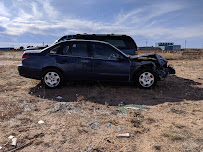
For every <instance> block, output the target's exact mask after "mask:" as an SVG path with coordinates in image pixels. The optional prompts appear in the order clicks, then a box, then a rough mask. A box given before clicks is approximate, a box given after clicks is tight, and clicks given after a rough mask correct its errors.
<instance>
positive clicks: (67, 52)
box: [62, 45, 71, 55]
mask: <svg viewBox="0 0 203 152" xmlns="http://www.w3.org/2000/svg"><path fill="white" fill-rule="evenodd" d="M62 51H63V53H62V54H63V55H71V51H70V46H69V45H67V46H64V48H63V50H62Z"/></svg>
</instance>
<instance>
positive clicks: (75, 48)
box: [71, 43, 88, 57]
mask: <svg viewBox="0 0 203 152" xmlns="http://www.w3.org/2000/svg"><path fill="white" fill-rule="evenodd" d="M71 52H72V56H80V57H88V50H87V44H85V43H75V44H73V45H72V49H71Z"/></svg>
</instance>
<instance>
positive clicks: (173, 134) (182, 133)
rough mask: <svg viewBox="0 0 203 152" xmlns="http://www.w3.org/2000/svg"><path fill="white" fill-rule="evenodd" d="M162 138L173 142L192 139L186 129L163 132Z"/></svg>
mask: <svg viewBox="0 0 203 152" xmlns="http://www.w3.org/2000/svg"><path fill="white" fill-rule="evenodd" d="M162 136H164V137H167V138H169V139H170V140H172V141H176V140H185V139H187V138H189V137H190V133H189V132H188V130H186V129H179V128H172V127H171V128H170V129H166V130H164V131H163V132H162Z"/></svg>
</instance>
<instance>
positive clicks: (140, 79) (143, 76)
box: [135, 69, 157, 88]
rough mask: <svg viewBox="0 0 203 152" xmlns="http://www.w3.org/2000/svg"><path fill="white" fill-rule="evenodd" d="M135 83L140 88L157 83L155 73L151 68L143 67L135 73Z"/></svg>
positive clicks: (149, 86)
mask: <svg viewBox="0 0 203 152" xmlns="http://www.w3.org/2000/svg"><path fill="white" fill-rule="evenodd" d="M135 79H136V84H138V85H139V86H140V87H141V88H151V87H153V86H154V85H156V83H157V77H156V74H155V73H154V72H153V71H152V70H151V69H143V70H141V71H139V72H138V74H137V75H136V78H135Z"/></svg>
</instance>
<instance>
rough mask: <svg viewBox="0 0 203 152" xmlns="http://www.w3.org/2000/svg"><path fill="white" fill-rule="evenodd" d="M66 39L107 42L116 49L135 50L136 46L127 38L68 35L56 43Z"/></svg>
mask: <svg viewBox="0 0 203 152" xmlns="http://www.w3.org/2000/svg"><path fill="white" fill-rule="evenodd" d="M68 39H84V40H98V41H105V42H108V43H110V44H112V45H114V46H115V47H117V48H118V49H136V50H137V45H136V44H135V42H134V40H133V39H132V38H131V37H129V36H98V35H68V36H63V37H62V38H60V39H59V40H58V41H57V42H60V41H64V40H68Z"/></svg>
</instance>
